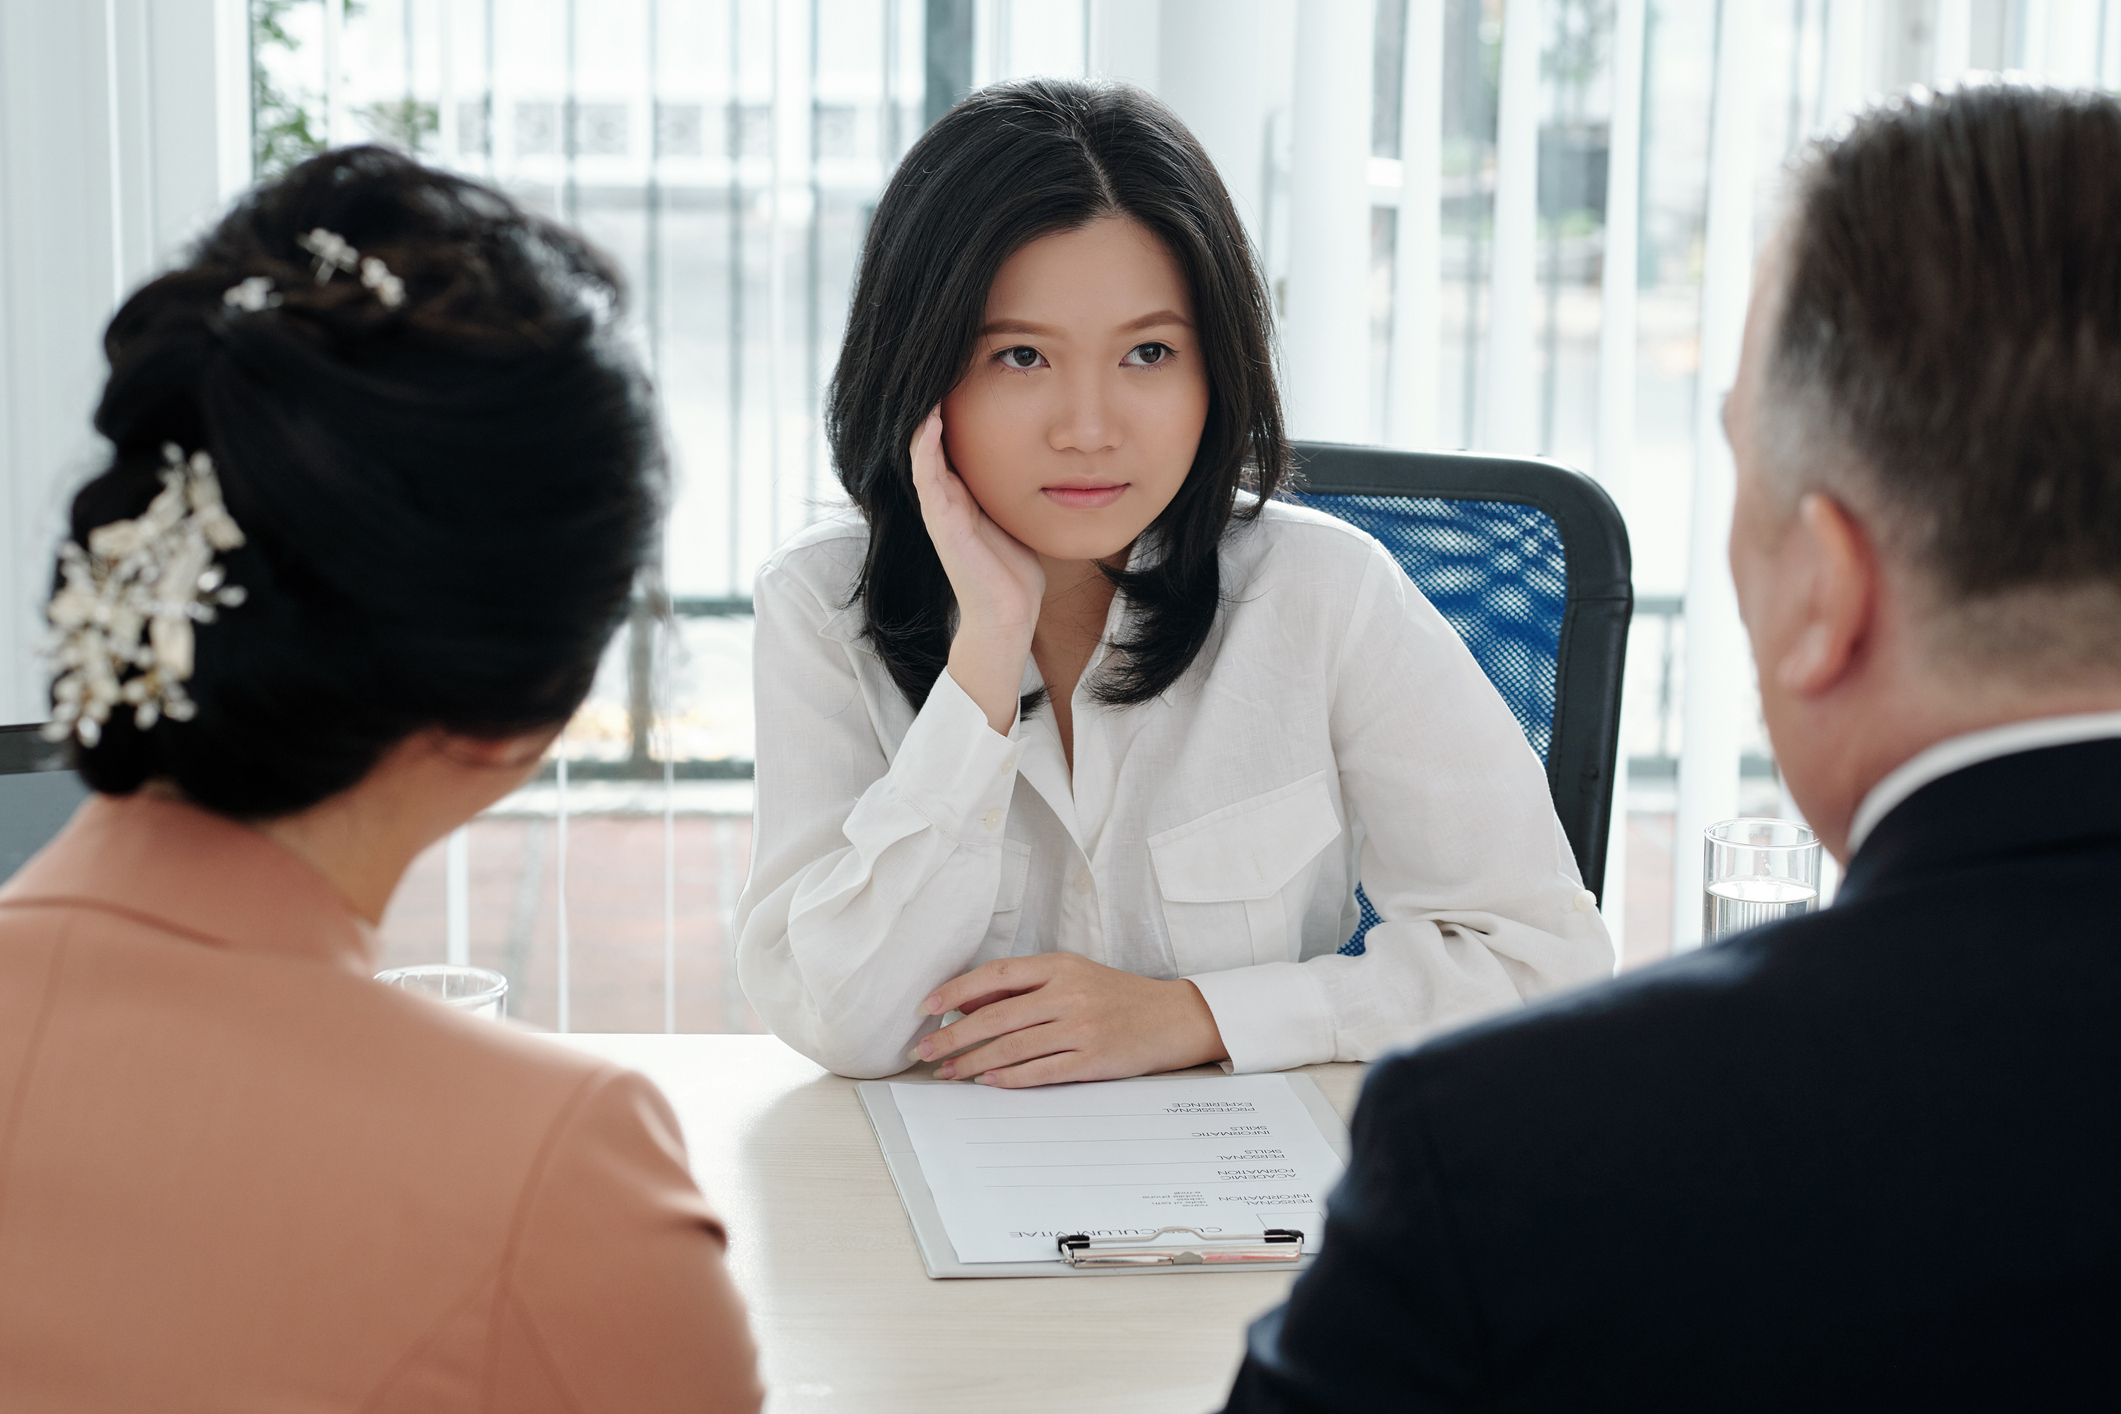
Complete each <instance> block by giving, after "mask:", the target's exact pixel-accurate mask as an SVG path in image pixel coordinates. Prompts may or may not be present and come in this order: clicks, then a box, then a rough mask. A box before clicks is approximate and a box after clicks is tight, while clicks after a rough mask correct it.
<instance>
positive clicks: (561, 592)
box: [72, 147, 664, 819]
mask: <svg viewBox="0 0 2121 1414" xmlns="http://www.w3.org/2000/svg"><path fill="white" fill-rule="evenodd" d="M317 228H323V229H324V230H327V231H331V232H335V233H337V234H338V235H339V236H342V237H343V238H344V239H345V240H346V241H347V242H348V243H349V244H350V245H352V246H353V247H354V248H356V249H357V250H358V251H359V252H360V253H361V255H363V256H372V257H375V258H377V259H380V260H382V261H383V262H384V263H385V265H386V266H387V267H388V270H389V272H390V273H391V274H392V275H394V276H396V277H397V278H398V279H401V280H402V281H403V282H404V298H403V299H402V301H401V302H399V303H397V304H395V305H392V304H388V303H386V302H385V301H384V300H383V299H382V298H380V297H379V296H378V294H377V293H376V292H375V291H374V290H372V289H370V288H368V287H367V286H365V285H363V284H362V283H361V282H360V281H359V280H358V279H356V278H354V277H353V276H352V275H350V274H340V275H338V276H336V278H333V279H331V280H330V281H328V282H326V283H323V284H319V283H318V282H317V281H316V279H315V277H314V275H313V273H312V272H313V268H314V263H313V261H312V258H311V254H310V252H309V251H307V250H305V249H304V248H303V247H302V246H301V245H300V244H298V241H297V238H298V237H302V236H304V235H305V234H306V233H308V232H311V231H313V230H315V229H317ZM256 276H264V277H267V278H269V279H271V280H272V281H273V285H274V291H275V294H276V296H277V298H278V300H279V303H278V304H276V305H273V306H271V307H268V308H259V309H256V310H249V309H245V308H242V307H240V306H238V305H231V304H229V303H227V302H225V300H224V291H227V290H229V289H230V287H231V286H234V285H237V284H239V283H240V282H242V281H244V280H246V279H250V278H252V277H256ZM619 300H620V286H619V281H618V277H617V274H616V272H615V271H614V270H613V268H612V266H611V265H610V263H609V262H608V261H607V260H605V259H604V257H602V256H601V255H599V254H598V253H597V252H596V251H594V250H593V249H591V248H590V247H589V246H588V245H586V244H585V243H584V242H583V241H582V240H581V239H580V238H578V237H576V236H573V235H571V234H569V233H567V232H566V231H563V230H561V229H560V228H559V227H557V226H555V225H552V224H551V223H549V222H546V221H543V220H540V219H538V218H537V217H534V216H531V215H528V214H527V213H525V212H524V211H522V210H521V209H520V208H518V207H517V206H516V205H515V204H514V203H513V202H511V201H509V200H508V199H507V198H506V197H504V196H502V195H500V194H499V193H498V192H495V191H492V190H490V189H489V188H486V187H483V186H480V185H478V184H477V183H474V182H469V181H466V180H463V179H461V178H458V177H454V176H450V175H448V174H446V173H443V172H437V171H434V170H432V169H430V168H427V167H423V166H421V165H419V164H418V163H416V162H413V161H411V160H410V159H408V158H406V157H403V156H400V155H397V154H395V153H392V152H389V151H386V150H384V149H382V148H375V147H365V148H348V149H344V150H341V151H336V152H330V153H326V154H324V155H322V156H320V157H316V158H313V159H311V160H310V161H308V162H305V163H303V164H302V165H301V166H299V167H297V168H295V169H294V170H293V171H292V172H290V173H289V174H288V175H287V176H285V177H284V178H282V179H280V180H279V181H277V182H275V183H273V184H271V185H269V186H266V187H263V188H261V189H259V190H257V191H254V192H252V193H250V194H249V195H247V196H246V197H244V198H243V199H242V200H241V201H239V202H238V203H237V205H236V207H235V209H234V210H233V211H232V212H231V213H230V214H229V215H228V216H227V217H226V218H225V219H224V220H223V221H222V222H221V223H220V225H219V226H218V227H216V228H215V229H214V230H213V231H212V232H211V233H210V234H208V235H207V236H206V237H205V238H204V239H203V240H202V241H201V242H200V243H199V245H198V246H197V248H196V249H195V250H194V251H193V252H192V254H191V257H190V259H189V260H187V261H186V262H185V263H184V264H183V265H182V266H180V267H179V268H177V269H175V270H172V271H170V272H169V273H168V274H165V275H163V276H162V277H160V278H159V279H157V280H155V281H153V282H152V283H150V284H148V285H146V286H145V287H143V288H142V289H140V290H139V291H137V292H136V293H135V294H134V295H133V296H132V297H131V298H130V299H128V300H127V301H126V302H125V305H124V307H123V308H121V309H120V310H119V311H118V313H117V316H116V317H115V318H113V319H112V321H111V324H110V328H109V330H108V332H107V333H106V335H105V337H104V347H105V350H106V352H107V353H108V355H109V357H110V367H111V372H110V380H109V383H108V384H107V385H106V387H105V390H104V394H103V400H102V404H101V406H100V407H98V409H97V411H96V428H97V430H98V431H100V432H101V433H102V434H103V435H104V436H105V437H107V438H109V439H110V441H111V443H112V445H113V448H114V452H113V455H112V458H111V462H110V465H109V467H108V469H107V470H105V471H104V472H102V473H101V474H100V475H98V476H97V477H96V478H95V479H94V480H92V481H90V482H89V483H88V484H87V485H86V486H85V487H83V488H82V489H81V491H80V492H79V494H78V495H76V496H75V498H74V503H73V513H72V527H73V536H74V539H75V541H76V542H77V543H79V544H83V545H86V544H87V543H88V535H89V531H90V530H92V529H93V528H95V527H97V526H101V525H107V524H109V523H111V522H113V521H117V520H123V519H129V518H132V517H135V516H138V515H139V514H140V513H141V512H142V511H143V510H144V509H145V508H146V506H147V504H148V502H149V500H150V499H151V498H152V497H153V496H154V495H155V493H156V492H157V491H158V490H160V489H161V488H160V483H159V481H158V472H159V471H160V469H161V464H162V452H161V449H162V447H163V445H164V444H165V443H175V444H177V445H178V446H179V447H180V448H182V449H183V450H184V451H186V452H195V451H205V452H207V453H208V454H209V455H210V456H211V457H212V458H213V460H214V463H215V466H216V469H217V471H218V474H219V477H220V481H221V486H222V491H223V495H224V497H225V499H226V503H227V506H228V509H229V513H230V514H231V515H232V516H233V517H234V519H235V521H236V523H237V524H238V525H239V526H240V527H241V529H242V531H243V534H244V536H245V537H246V541H245V543H244V544H243V545H242V546H241V547H240V548H238V549H235V550H231V551H226V552H224V554H223V557H222V563H223V567H224V568H225V570H226V573H227V577H228V580H229V581H230V582H231V583H233V584H236V585H239V586H241V587H242V588H243V589H244V590H245V591H246V594H247V598H246V599H245V601H244V602H243V603H242V604H241V605H240V606H239V607H236V608H230V609H223V610H222V611H221V612H220V616H219V618H218V619H217V620H216V621H215V622H213V623H211V624H207V625H205V626H203V627H201V628H200V629H199V631H198V638H197V649H196V666H195V668H194V671H193V675H192V678H191V680H190V681H189V682H188V683H186V684H185V687H186V689H187V691H188V693H189V695H190V697H191V698H192V700H193V702H194V703H195V704H196V709H197V710H196V716H195V717H193V718H192V719H191V720H189V721H172V720H171V719H170V718H169V717H167V716H164V717H162V718H161V719H160V720H159V721H156V722H154V723H153V724H152V725H150V726H149V727H147V728H146V729H144V730H143V729H141V728H139V727H138V726H136V725H135V723H134V720H133V714H132V712H131V711H130V710H127V709H123V708H121V709H120V710H118V711H117V712H115V713H113V714H112V716H111V718H110V720H109V721H108V722H107V723H105V724H104V727H103V731H102V734H101V737H100V739H99V740H98V741H97V742H96V744H95V745H93V746H84V745H79V744H75V745H74V746H73V748H72V750H73V756H74V761H75V765H76V767H77V768H78V769H79V771H80V773H81V775H82V777H83V779H84V780H85V781H86V782H87V783H88V785H89V786H91V787H92V788H93V789H95V790H98V791H103V792H106V793H111V794H125V793H128V792H130V791H133V790H135V789H137V788H138V787H139V786H140V785H141V784H142V783H144V782H146V781H148V780H150V779H156V778H160V779H164V780H167V781H170V782H172V783H173V784H174V785H175V786H176V787H177V788H178V789H179V790H181V791H182V792H183V793H184V795H185V796H186V797H188V798H189V799H191V800H192V801H194V802H196V803H198V804H200V805H203V806H205V807H207V808H209V809H212V810H216V811H219V812H221V813H223V814H226V815H230V816H234V817H236V818H239V819H253V818H270V817H273V816H277V815H284V814H288V813H291V812H293V811H297V810H301V809H303V808H305V807H307V806H309V805H312V804H315V803H316V802H318V801H320V800H322V799H324V798H325V797H327V796H330V795H333V794H336V793H337V792H339V791H341V790H343V789H345V788H346V787H348V786H350V785H352V784H354V783H355V782H356V781H358V780H360V779H361V778H362V777H363V776H364V775H366V774H367V773H368V771H369V770H370V768H371V767H373V766H374V764H375V763H376V761H377V760H378V759H379V758H380V757H381V755H382V754H383V753H384V751H386V750H387V749H388V748H389V747H391V746H392V745H394V744H395V743H397V742H399V741H401V740H403V739H404V738H405V737H407V736H409V735H411V734H412V733H413V732H415V731H418V730H420V729H422V728H426V727H441V728H444V729H446V730H450V731H453V732H457V733H461V734H465V735H474V736H488V737H496V738H498V737H505V736H511V735H516V734H519V733H523V732H527V731H532V730H536V729H540V728H546V727H552V726H557V725H558V724H560V723H562V722H564V721H565V720H566V719H567V718H568V716H569V715H570V714H571V713H572V712H573V711H574V709H575V708H576V707H577V706H578V705H579V704H580V703H581V701H582V699H583V698H584V697H585V696H586V695H587V694H588V691H589V688H590V685H591V683H592V681H593V679H594V676H595V673H596V668H597V662H598V659H599V657H600V656H601V654H602V651H603V648H604V645H605V643H606V642H607V641H608V640H609V639H610V637H611V634H612V632H613V631H614V630H615V628H616V627H617V625H618V624H619V622H620V621H621V620H622V618H623V617H624V615H625V612H626V607H627V604H628V602H629V600H630V598H631V595H632V591H633V587H634V584H635V581H636V578H637V577H638V576H640V575H641V574H642V573H643V572H644V570H649V569H652V567H653V563H654V561H653V554H654V550H653V547H654V541H655V531H656V527H657V525H658V523H659V516H660V513H661V508H662V503H663V500H664V471H663V460H662V455H661V451H660V440H659V438H658V436H657V432H656V427H655V422H654V418H653V413H652V405H651V403H650V400H649V395H648V391H647V388H646V386H645V383H644V381H643V379H642V378H641V377H640V375H639V373H638V371H637V369H636V367H635V365H634V364H633V362H632V361H631V359H630V358H629V357H628V356H627V355H626V354H625V353H624V352H623V350H622V349H621V347H620V345H619V343H618V341H617V338H616V336H615V333H614V330H613V327H612V326H613V319H614V316H615V314H616V312H617V309H618V305H619Z"/></svg>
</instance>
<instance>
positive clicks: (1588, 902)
mask: <svg viewBox="0 0 2121 1414" xmlns="http://www.w3.org/2000/svg"><path fill="white" fill-rule="evenodd" d="M1576 911H1577V912H1578V913H1596V912H1597V911H1598V895H1596V894H1594V893H1592V892H1591V891H1590V890H1589V889H1581V890H1578V891H1577V894H1576Z"/></svg>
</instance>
